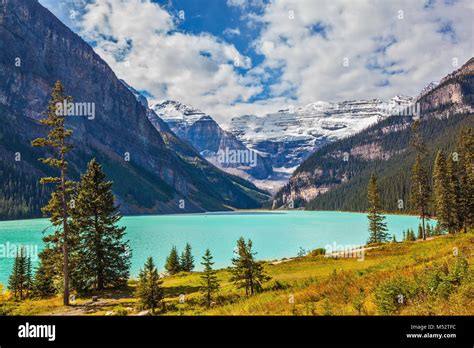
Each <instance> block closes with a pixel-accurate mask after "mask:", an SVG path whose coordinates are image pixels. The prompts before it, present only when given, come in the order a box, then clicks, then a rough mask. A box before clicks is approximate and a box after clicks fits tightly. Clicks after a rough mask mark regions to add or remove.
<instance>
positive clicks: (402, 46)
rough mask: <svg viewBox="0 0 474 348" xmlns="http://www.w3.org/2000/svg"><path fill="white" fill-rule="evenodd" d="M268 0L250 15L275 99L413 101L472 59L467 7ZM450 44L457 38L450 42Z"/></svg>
mask: <svg viewBox="0 0 474 348" xmlns="http://www.w3.org/2000/svg"><path fill="white" fill-rule="evenodd" d="M428 5H430V6H427V4H425V3H423V2H420V1H410V0H402V1H375V0H366V1H337V0H336V1H335V0H326V1H325V0H321V1H318V3H317V6H315V2H314V1H312V0H299V1H286V0H273V1H272V2H271V3H269V4H268V5H267V7H266V8H265V11H264V13H263V14H261V15H254V16H252V17H251V18H252V20H253V21H255V22H258V23H260V24H261V25H262V26H263V27H264V29H263V31H262V32H261V35H260V37H259V38H258V39H257V40H256V41H255V42H254V47H255V49H256V50H257V51H258V52H259V53H260V54H262V55H264V56H265V61H264V63H263V67H268V68H271V69H273V68H275V67H281V68H282V75H281V78H280V79H279V80H278V81H277V82H276V83H274V84H273V85H272V86H271V91H272V93H273V95H274V96H279V95H285V94H291V95H293V97H295V98H296V99H297V100H298V101H299V102H301V103H309V102H312V101H315V100H318V99H320V100H341V99H352V98H375V97H379V98H389V97H392V96H394V95H395V94H398V93H400V94H407V95H416V94H417V93H418V92H419V91H420V89H421V88H422V87H424V86H425V85H426V84H428V83H429V82H430V81H432V80H433V79H439V78H441V77H442V76H443V75H445V74H447V73H449V72H451V71H452V70H454V69H456V68H457V67H458V66H456V62H458V63H459V64H462V63H463V62H465V61H466V60H467V59H468V58H469V57H471V56H472V55H473V47H472V42H473V37H472V35H473V34H472V14H473V13H472V12H473V3H472V2H471V1H456V2H453V1H438V2H435V3H431V4H428ZM454 38H455V39H454Z"/></svg>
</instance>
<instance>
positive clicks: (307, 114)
mask: <svg viewBox="0 0 474 348" xmlns="http://www.w3.org/2000/svg"><path fill="white" fill-rule="evenodd" d="M412 102H413V100H412V98H410V97H405V96H396V97H394V98H392V99H390V100H389V101H382V100H379V99H373V100H350V101H343V102H339V103H329V102H324V101H318V102H315V103H311V104H308V105H305V106H302V107H288V108H286V109H284V110H279V111H278V112H276V113H272V114H268V115H265V116H263V117H257V116H255V115H244V116H240V117H235V118H233V119H232V120H231V122H230V124H229V126H228V131H229V132H231V133H232V134H234V135H235V136H236V137H237V138H239V139H240V140H241V141H242V142H243V143H244V144H245V145H247V146H248V147H249V148H252V149H254V150H257V151H259V152H261V153H267V154H268V155H269V156H270V157H271V159H272V165H273V169H274V171H275V173H280V174H281V175H278V176H275V177H274V178H269V179H268V180H267V183H266V185H265V186H266V188H271V187H269V185H271V183H270V182H268V181H272V179H273V185H275V186H278V185H281V184H284V183H285V181H286V179H287V178H288V176H289V175H291V172H292V171H293V170H294V169H295V168H296V167H297V166H298V165H299V164H301V163H302V162H303V161H304V160H305V159H306V158H307V157H308V156H309V155H310V154H311V153H313V152H314V151H315V150H316V149H317V148H319V147H320V146H322V145H324V144H326V143H328V142H332V141H335V140H338V139H342V138H345V137H347V136H350V135H352V134H355V133H358V132H360V131H362V130H363V129H365V128H367V127H369V126H370V125H372V124H374V123H376V122H378V121H380V120H381V119H383V118H385V117H388V116H390V115H393V114H398V113H400V112H401V111H402V110H404V109H405V108H406V107H407V106H409V105H411V104H412Z"/></svg>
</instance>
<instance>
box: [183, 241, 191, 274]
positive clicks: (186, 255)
mask: <svg viewBox="0 0 474 348" xmlns="http://www.w3.org/2000/svg"><path fill="white" fill-rule="evenodd" d="M180 261H181V264H180V268H181V270H182V271H184V272H191V271H192V270H193V269H194V257H193V255H192V253H191V244H189V243H186V246H185V248H184V251H183V253H182V254H181V260H180Z"/></svg>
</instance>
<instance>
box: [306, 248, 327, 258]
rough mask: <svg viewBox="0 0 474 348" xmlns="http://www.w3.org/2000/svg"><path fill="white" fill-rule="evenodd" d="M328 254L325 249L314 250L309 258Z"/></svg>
mask: <svg viewBox="0 0 474 348" xmlns="http://www.w3.org/2000/svg"><path fill="white" fill-rule="evenodd" d="M325 254H326V249H324V248H317V249H314V250H311V252H310V253H309V256H319V255H325Z"/></svg>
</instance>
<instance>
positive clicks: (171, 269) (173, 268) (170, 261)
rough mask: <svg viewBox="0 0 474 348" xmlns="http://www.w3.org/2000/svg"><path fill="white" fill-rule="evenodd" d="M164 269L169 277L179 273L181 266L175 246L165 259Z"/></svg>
mask: <svg viewBox="0 0 474 348" xmlns="http://www.w3.org/2000/svg"><path fill="white" fill-rule="evenodd" d="M165 269H166V270H167V271H168V273H169V274H171V275H173V274H176V273H178V272H180V271H181V264H180V262H179V256H178V250H177V249H176V246H173V247H172V248H171V252H170V254H169V256H168V257H167V258H166V264H165Z"/></svg>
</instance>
